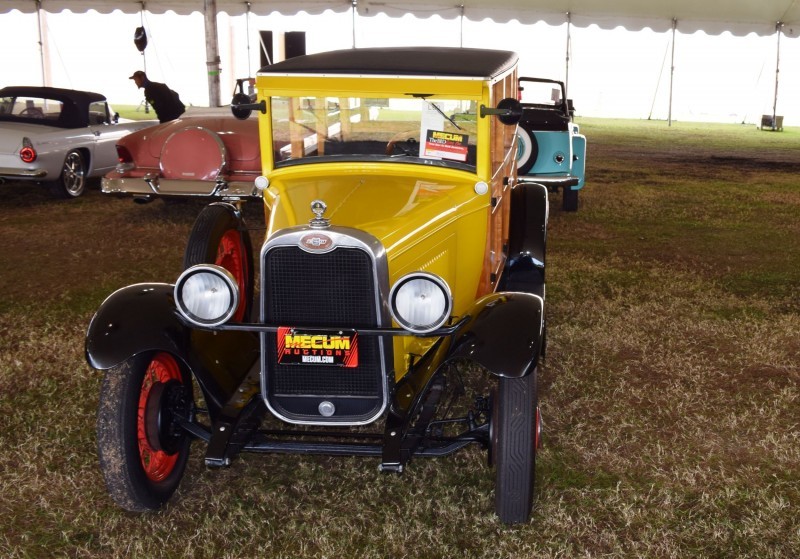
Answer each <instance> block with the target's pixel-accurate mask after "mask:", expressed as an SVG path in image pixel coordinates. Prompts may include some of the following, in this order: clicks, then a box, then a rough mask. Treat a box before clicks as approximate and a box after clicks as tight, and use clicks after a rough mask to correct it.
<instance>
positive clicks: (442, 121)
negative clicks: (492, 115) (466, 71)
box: [271, 95, 477, 170]
mask: <svg viewBox="0 0 800 559" xmlns="http://www.w3.org/2000/svg"><path fill="white" fill-rule="evenodd" d="M476 107H477V104H476V103H475V102H474V101H468V100H463V99H439V98H435V99H433V98H428V97H427V96H424V95H417V96H414V95H411V96H406V97H402V98H366V97H273V98H272V100H271V114H272V134H273V138H272V139H273V149H274V155H275V166H276V167H282V166H285V165H292V164H297V163H312V162H315V161H333V160H345V161H364V160H380V161H387V160H390V161H398V162H404V163H423V164H431V165H441V166H448V167H449V166H452V167H456V168H462V169H467V170H474V168H475V157H476V155H475V145H476V142H477V118H476Z"/></svg>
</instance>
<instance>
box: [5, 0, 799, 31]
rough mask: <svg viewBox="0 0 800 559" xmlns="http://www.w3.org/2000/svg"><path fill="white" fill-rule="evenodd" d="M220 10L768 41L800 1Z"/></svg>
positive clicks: (128, 8) (23, 1) (229, 6)
mask: <svg viewBox="0 0 800 559" xmlns="http://www.w3.org/2000/svg"><path fill="white" fill-rule="evenodd" d="M40 3H41V9H43V10H46V11H48V12H51V13H54V12H60V11H63V10H70V11H72V12H85V11H88V10H96V11H98V12H101V13H109V12H111V11H113V10H121V11H123V12H126V13H136V12H138V11H140V10H142V7H143V6H144V8H145V9H146V10H147V11H149V12H150V13H155V14H158V13H164V12H166V11H174V12H175V13H178V14H189V13H192V12H203V11H204V7H205V2H204V0H144V1H131V0H108V1H106V2H96V1H89V0H41V2H40ZM37 4H39V2H37V0H4V1H3V2H2V4H0V13H4V12H8V11H10V10H14V9H16V10H20V11H22V12H28V13H31V12H35V11H36V9H37ZM216 5H217V10H218V11H220V12H225V13H228V14H230V15H240V14H243V13H245V12H246V11H247V10H248V9H249V10H250V11H251V13H253V14H256V15H267V14H269V13H272V12H278V13H282V14H296V13H298V12H301V11H302V12H306V13H309V14H321V13H322V12H324V11H325V10H332V11H334V12H345V11H348V10H352V9H354V8H355V9H356V10H357V12H358V14H359V15H364V16H368V15H374V14H376V13H385V14H387V15H390V16H397V15H402V14H405V13H411V14H414V15H417V16H422V17H425V16H429V15H433V14H437V15H440V16H442V17H445V18H457V17H462V16H463V17H467V18H469V19H470V20H473V21H480V20H482V19H487V18H488V19H492V20H494V21H498V22H505V21H511V20H518V21H519V22H521V23H535V22H537V21H544V22H546V23H548V24H550V25H559V24H562V23H564V22H565V21H566V19H567V17H569V20H570V22H571V23H572V25H576V26H578V27H585V26H588V25H591V24H596V25H598V26H600V27H602V28H604V29H611V28H614V27H618V26H622V27H625V28H626V29H629V30H639V29H643V28H650V29H652V30H654V31H668V30H670V29H672V22H673V20H677V25H678V29H680V31H681V32H683V33H693V32H695V31H704V32H706V33H708V34H719V33H722V32H724V31H729V32H730V33H733V34H735V35H745V34H747V33H757V34H759V35H770V34H772V33H774V32H775V28H776V25H777V24H778V23H781V24H783V29H784V33H786V34H787V35H790V36H791V35H793V34H794V29H795V28H798V31H800V0H761V1H759V2H756V1H754V0H700V1H698V0H460V2H459V1H458V0H453V1H452V2H447V1H446V0H382V1H378V0H294V1H292V0H278V1H271V0H251V1H249V2H247V1H243V0H217V1H216ZM567 14H569V16H567Z"/></svg>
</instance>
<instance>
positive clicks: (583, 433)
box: [0, 119, 800, 559]
mask: <svg viewBox="0 0 800 559" xmlns="http://www.w3.org/2000/svg"><path fill="white" fill-rule="evenodd" d="M579 123H580V124H581V127H582V131H583V132H584V133H585V134H586V135H587V137H588V143H589V154H588V169H587V175H588V182H587V187H586V189H585V190H584V191H583V192H582V193H581V206H580V209H579V211H578V212H576V213H562V212H561V211H559V210H558V208H559V207H560V205H559V204H558V203H556V202H555V201H554V202H553V203H552V204H551V208H552V209H551V219H550V226H549V237H548V242H549V244H548V262H547V265H548V286H547V295H548V300H547V309H548V311H547V312H548V313H549V319H548V320H549V324H548V352H547V359H546V361H545V362H544V364H543V366H542V368H541V370H540V376H539V379H540V402H541V406H542V412H543V415H544V421H545V426H544V437H545V438H544V448H543V449H542V450H541V451H540V453H539V456H538V463H537V485H536V499H537V501H536V507H535V511H534V514H533V518H532V520H531V521H530V523H529V524H527V525H524V526H521V527H515V528H511V529H509V528H505V527H503V526H502V525H501V524H500V523H498V521H497V520H496V519H495V517H494V516H493V514H492V510H493V472H492V470H490V469H489V468H488V467H487V466H486V460H485V453H483V452H481V451H480V450H479V449H477V448H474V449H468V450H466V451H462V452H461V453H458V454H456V455H454V456H451V457H449V458H445V459H430V460H429V459H418V460H414V461H413V462H412V463H411V464H410V465H409V468H408V469H407V471H406V473H405V474H404V475H403V476H401V477H396V476H391V475H383V474H380V473H379V472H378V471H377V461H376V460H374V459H367V458H361V459H355V458H354V459H346V458H345V459H343V458H326V457H298V456H254V455H246V456H241V457H240V458H239V459H238V460H237V461H236V462H235V463H234V465H233V466H232V467H231V468H229V469H225V470H213V471H212V470H207V469H206V468H205V466H204V465H203V449H202V448H201V445H199V444H198V445H195V446H194V448H193V456H192V459H191V462H190V465H189V467H188V470H187V475H186V478H185V479H184V482H183V484H182V486H181V488H180V489H179V491H178V493H177V495H176V498H174V499H173V501H171V502H170V504H169V505H168V506H167V507H166V509H165V510H163V511H162V512H159V513H154V514H147V515H132V514H129V513H125V512H122V511H121V510H119V509H118V508H116V507H115V505H114V504H113V503H112V502H111V500H110V499H109V498H108V496H107V494H106V491H105V488H104V485H103V481H102V477H101V474H100V471H99V469H98V466H97V457H96V449H95V434H94V416H95V410H96V405H97V395H98V390H99V386H100V380H101V376H100V374H98V373H96V372H94V371H92V370H90V369H89V367H88V366H87V365H86V362H85V360H84V356H83V337H84V333H85V329H86V326H87V324H88V321H89V319H90V318H91V316H92V313H93V312H94V310H95V309H96V308H97V307H98V305H99V304H100V303H101V301H102V300H103V299H104V297H105V296H107V295H108V294H109V293H110V292H111V291H113V290H114V289H117V288H119V287H122V286H124V285H128V284H130V283H133V282H139V281H153V280H155V281H167V282H169V281H173V280H174V278H175V277H176V276H177V274H178V273H179V272H180V266H181V259H182V253H183V246H184V243H185V240H186V237H187V235H188V232H189V230H190V228H191V225H192V221H193V219H194V217H195V216H196V214H197V212H198V210H199V206H198V205H195V204H185V205H173V204H170V205H167V204H164V203H162V202H160V201H157V202H154V203H152V204H149V205H135V204H133V203H132V202H131V201H130V200H124V199H115V198H109V197H105V196H103V195H101V194H100V193H99V192H98V191H96V190H93V191H90V192H89V193H88V195H87V196H86V197H84V198H81V199H79V200H75V201H70V202H60V201H56V200H54V199H51V198H50V196H49V193H48V192H47V190H46V189H39V188H35V187H29V186H24V185H5V186H2V187H0V193H2V196H0V237H2V238H3V239H4V244H3V250H2V252H0V294H1V295H0V417H2V420H0V518H2V528H0V557H3V558H12V557H31V558H39V557H71V558H72V557H80V558H83V557H86V558H89V557H91V558H96V557H136V558H153V557H176V558H177V557H197V558H209V559H212V558H214V559H216V558H249V557H253V558H255V557H258V558H261V557H274V558H293V557H325V558H340V557H342V558H343V557H348V558H357V557H370V558H373V557H374V558H384V557H397V558H401V557H407V558H422V557H425V558H428V557H436V558H445V557H447V558H450V557H464V558H472V557H513V558H531V557H537V558H540V557H541V558H549V557H553V558H556V557H558V558H577V557H603V558H606V557H656V558H661V557H665V558H666V557H674V558H688V557H691V558H704V557H706V558H732V557H735V558H738V557H742V558H786V559H789V558H794V557H798V555H800V515H798V510H800V509H799V507H800V288H799V287H798V286H800V130H798V129H787V130H786V131H785V132H783V133H771V132H761V131H758V130H756V129H755V128H754V127H752V126H732V125H699V124H690V123H675V124H674V125H673V126H672V127H667V125H666V123H664V122H649V121H605V120H593V119H581V120H580V121H579ZM254 221H255V220H254Z"/></svg>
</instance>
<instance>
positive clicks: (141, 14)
mask: <svg viewBox="0 0 800 559" xmlns="http://www.w3.org/2000/svg"><path fill="white" fill-rule="evenodd" d="M140 4H141V5H142V9H141V10H140V11H139V23H140V24H141V26H142V29H144V28H145V27H144V11H145V10H146V9H147V7H146V6H145V2H144V0H142V2H140ZM144 36H145V39H146V38H147V30H145V32H144ZM146 46H147V45H145V47H146ZM142 70H144V73H145V74H147V55H146V54H145V53H144V50H142ZM142 102H143V103H144V113H145V114H150V103H148V102H147V98H145V99H144V101H142ZM137 110H138V109H137Z"/></svg>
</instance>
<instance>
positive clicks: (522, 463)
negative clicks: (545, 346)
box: [490, 369, 540, 524]
mask: <svg viewBox="0 0 800 559" xmlns="http://www.w3.org/2000/svg"><path fill="white" fill-rule="evenodd" d="M539 423H540V421H539V410H538V398H537V392H536V370H535V369H534V371H533V372H532V373H531V374H529V375H528V376H525V377H523V378H514V379H512V378H500V379H499V381H498V385H497V390H496V392H495V394H494V397H493V398H492V421H491V438H492V441H491V450H490V452H491V460H492V462H493V463H494V465H495V475H496V477H495V511H496V512H497V516H498V517H499V518H500V520H501V521H502V522H503V523H505V524H518V523H523V522H527V521H528V518H529V517H530V514H531V509H532V507H533V487H534V480H535V473H536V447H537V446H538V442H539V441H538V433H539Z"/></svg>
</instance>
